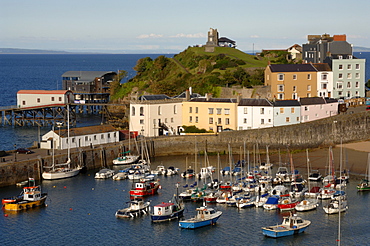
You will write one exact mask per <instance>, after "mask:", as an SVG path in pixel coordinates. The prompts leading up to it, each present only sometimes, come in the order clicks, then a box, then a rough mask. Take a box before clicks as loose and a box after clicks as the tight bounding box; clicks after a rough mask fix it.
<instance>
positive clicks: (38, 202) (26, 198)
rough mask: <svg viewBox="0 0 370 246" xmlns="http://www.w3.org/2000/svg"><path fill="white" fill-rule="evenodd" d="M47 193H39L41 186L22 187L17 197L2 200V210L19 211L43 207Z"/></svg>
mask: <svg viewBox="0 0 370 246" xmlns="http://www.w3.org/2000/svg"><path fill="white" fill-rule="evenodd" d="M46 198H47V193H42V192H41V186H39V185H33V186H27V187H23V189H22V192H21V194H20V195H19V196H17V197H13V198H4V199H2V204H3V208H4V210H9V211H20V210H25V209H29V208H34V207H39V206H43V205H45V200H46Z"/></svg>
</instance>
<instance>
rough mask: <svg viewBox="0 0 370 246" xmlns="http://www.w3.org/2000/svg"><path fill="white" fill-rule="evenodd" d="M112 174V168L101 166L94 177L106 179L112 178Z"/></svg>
mask: <svg viewBox="0 0 370 246" xmlns="http://www.w3.org/2000/svg"><path fill="white" fill-rule="evenodd" d="M113 175H114V170H111V169H108V168H103V169H101V170H100V171H99V172H97V173H95V178H96V179H108V178H112V177H113Z"/></svg>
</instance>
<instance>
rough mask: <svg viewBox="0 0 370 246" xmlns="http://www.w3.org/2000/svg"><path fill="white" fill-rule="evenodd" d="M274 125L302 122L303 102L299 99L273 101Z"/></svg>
mask: <svg viewBox="0 0 370 246" xmlns="http://www.w3.org/2000/svg"><path fill="white" fill-rule="evenodd" d="M273 105H274V107H273V122H274V126H286V125H293V124H299V123H300V122H301V104H300V103H299V102H298V101H297V100H277V101H275V102H274V103H273Z"/></svg>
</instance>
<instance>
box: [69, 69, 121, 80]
mask: <svg viewBox="0 0 370 246" xmlns="http://www.w3.org/2000/svg"><path fill="white" fill-rule="evenodd" d="M109 73H115V72H113V71H68V72H65V73H63V75H62V77H78V78H80V79H79V80H78V81H87V82H90V81H93V80H95V78H100V77H103V76H104V75H106V74H109Z"/></svg>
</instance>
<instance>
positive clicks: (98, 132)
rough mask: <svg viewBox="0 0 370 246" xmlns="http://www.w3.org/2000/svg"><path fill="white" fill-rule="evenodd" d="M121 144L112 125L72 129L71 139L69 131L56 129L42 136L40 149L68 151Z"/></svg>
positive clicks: (70, 131)
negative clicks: (108, 144) (69, 149)
mask: <svg viewBox="0 0 370 246" xmlns="http://www.w3.org/2000/svg"><path fill="white" fill-rule="evenodd" d="M117 142H119V133H118V131H117V130H116V129H114V128H113V127H112V126H111V125H98V126H86V127H78V128H71V129H70V130H69V138H68V131H67V129H60V128H59V129H58V128H57V129H54V131H53V130H51V131H49V132H48V133H46V134H45V135H43V136H42V140H41V144H40V148H42V149H52V148H53V146H54V149H67V148H68V145H69V148H71V149H73V148H79V147H86V146H95V145H100V144H107V143H117Z"/></svg>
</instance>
